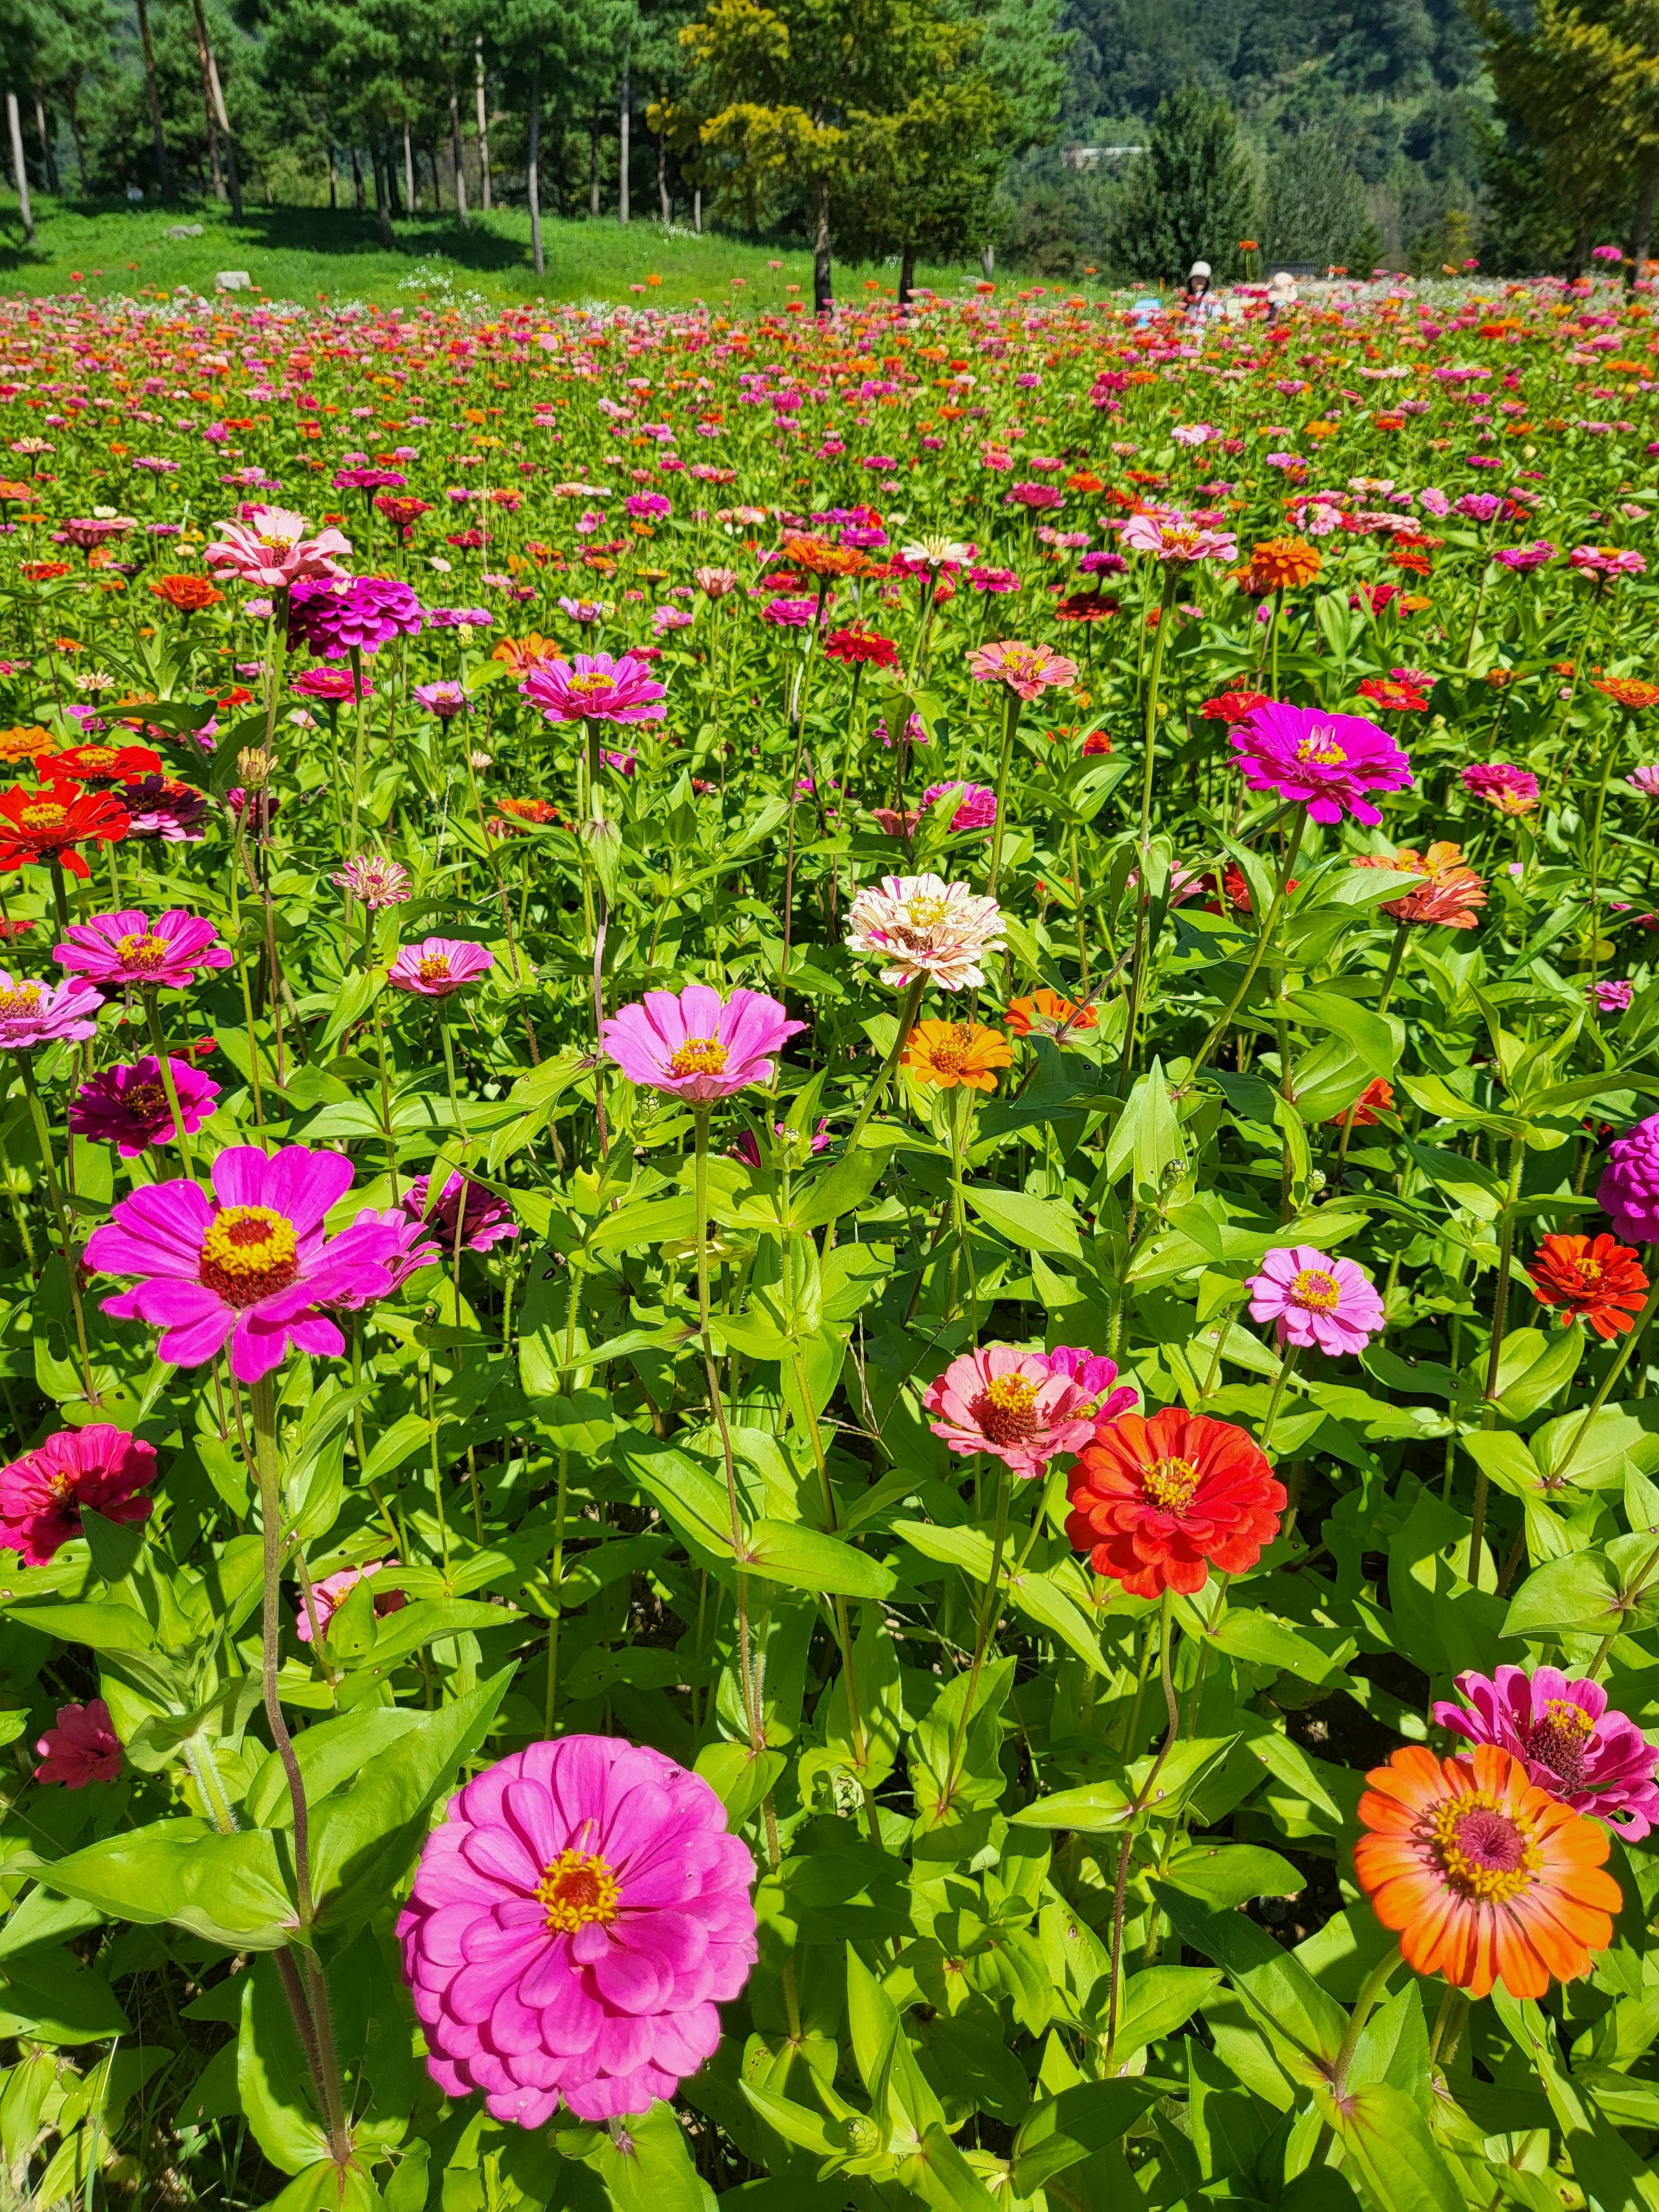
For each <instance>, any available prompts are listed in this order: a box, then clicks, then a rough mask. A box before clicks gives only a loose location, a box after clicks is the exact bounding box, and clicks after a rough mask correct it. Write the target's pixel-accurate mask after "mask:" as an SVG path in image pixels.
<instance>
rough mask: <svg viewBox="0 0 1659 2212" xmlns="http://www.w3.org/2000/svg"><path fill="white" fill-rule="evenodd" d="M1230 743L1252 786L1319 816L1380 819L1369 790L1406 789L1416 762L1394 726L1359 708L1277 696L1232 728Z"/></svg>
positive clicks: (1312, 816)
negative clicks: (1294, 703) (1333, 710)
mask: <svg viewBox="0 0 1659 2212" xmlns="http://www.w3.org/2000/svg"><path fill="white" fill-rule="evenodd" d="M1228 742H1229V744H1231V746H1232V749H1233V750H1234V751H1235V752H1236V753H1237V754H1238V755H1239V757H1240V759H1241V762H1242V764H1243V770H1244V781H1245V782H1246V784H1247V785H1248V786H1249V788H1250V789H1251V790H1252V791H1271V792H1273V793H1275V794H1276V795H1277V796H1278V797H1279V798H1280V799H1290V800H1291V801H1292V802H1299V803H1300V804H1301V805H1304V806H1305V807H1306V808H1307V810H1308V813H1309V817H1310V819H1311V820H1313V821H1315V822H1340V820H1341V819H1342V817H1343V816H1344V814H1351V815H1352V817H1353V818H1354V820H1355V821H1356V822H1363V823H1366V824H1367V825H1368V826H1369V825H1372V824H1375V823H1378V822H1380V821H1381V820H1382V819H1383V817H1382V816H1381V815H1380V814H1379V813H1378V812H1377V811H1376V807H1374V806H1373V805H1371V803H1370V799H1369V798H1368V797H1367V796H1366V794H1367V793H1370V792H1373V791H1399V790H1401V789H1403V788H1404V787H1405V786H1406V785H1407V784H1408V783H1410V782H1411V781H1412V772H1411V763H1410V762H1409V760H1407V757H1406V756H1405V754H1404V753H1403V752H1401V750H1400V748H1399V746H1398V745H1397V744H1395V741H1394V739H1393V738H1391V737H1390V736H1389V733H1388V732H1387V731H1386V730H1380V729H1378V727H1377V726H1376V723H1375V722H1368V721H1366V720H1364V718H1363V717H1362V716H1361V715H1358V714H1327V713H1326V712H1325V711H1324V709H1323V708H1315V707H1288V706H1285V705H1284V704H1283V703H1282V702H1279V701H1278V700H1269V701H1268V702H1267V705H1266V706H1265V707H1257V708H1254V709H1253V710H1252V712H1251V713H1250V714H1249V717H1248V719H1247V720H1245V722H1244V723H1243V726H1242V727H1241V728H1238V729H1235V730H1231V731H1230V732H1228Z"/></svg>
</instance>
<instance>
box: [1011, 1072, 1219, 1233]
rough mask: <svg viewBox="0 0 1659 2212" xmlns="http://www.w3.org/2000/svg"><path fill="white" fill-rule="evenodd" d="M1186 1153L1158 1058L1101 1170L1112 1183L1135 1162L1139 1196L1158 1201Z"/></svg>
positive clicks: (1121, 1118)
mask: <svg viewBox="0 0 1659 2212" xmlns="http://www.w3.org/2000/svg"><path fill="white" fill-rule="evenodd" d="M1184 1156H1185V1155H1184V1147H1183V1146H1182V1138H1181V1125H1180V1123H1179V1122H1178V1121H1176V1111H1175V1107H1174V1105H1173V1104H1172V1103H1171V1102H1170V1086H1169V1083H1168V1081H1167V1080H1166V1079H1165V1077H1164V1063H1163V1062H1162V1060H1154V1061H1153V1062H1152V1066H1151V1067H1150V1068H1149V1069H1148V1071H1147V1073H1146V1074H1145V1075H1143V1076H1140V1077H1139V1078H1138V1079H1137V1080H1136V1083H1135V1086H1134V1088H1133V1091H1131V1092H1130V1093H1129V1097H1128V1099H1127V1103H1126V1104H1125V1106H1124V1109H1123V1111H1122V1112H1121V1114H1120V1115H1118V1117H1117V1120H1116V1121H1115V1123H1114V1124H1113V1126H1112V1133H1111V1135H1110V1137H1109V1139H1108V1140H1107V1145H1106V1157H1105V1159H1104V1162H1103V1167H1102V1172H1103V1175H1104V1176H1105V1178H1106V1180H1107V1182H1109V1183H1114V1182H1116V1181H1117V1179H1118V1177H1119V1176H1121V1174H1122V1172H1123V1170H1124V1169H1125V1168H1127V1167H1128V1166H1129V1165H1130V1164H1131V1163H1132V1162H1133V1167H1134V1182H1133V1188H1134V1195H1135V1197H1136V1199H1137V1200H1140V1201H1141V1202H1143V1203H1148V1202H1151V1203H1156V1201H1157V1200H1158V1199H1159V1198H1161V1197H1162V1196H1163V1195H1164V1175H1165V1173H1166V1171H1167V1170H1169V1169H1170V1168H1171V1167H1172V1166H1174V1165H1175V1164H1176V1162H1178V1161H1179V1160H1181V1159H1182V1158H1184ZM1038 1249H1042V1248H1041V1247H1039V1248H1038Z"/></svg>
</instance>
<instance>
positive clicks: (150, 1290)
mask: <svg viewBox="0 0 1659 2212" xmlns="http://www.w3.org/2000/svg"><path fill="white" fill-rule="evenodd" d="M352 1173H353V1170H352V1165H351V1162H350V1161H349V1159H348V1158H346V1156H345V1155H344V1153H343V1152H311V1151H309V1150H307V1147H306V1146H303V1145H288V1146H284V1147H283V1150H282V1151H281V1152H277V1153H276V1154H274V1155H273V1156H271V1157H270V1158H267V1156H266V1155H265V1154H264V1152H259V1151H258V1150H257V1149H256V1148H255V1147H254V1146H252V1145H234V1146H230V1147H229V1148H228V1150H226V1151H225V1152H221V1153H220V1155H219V1157H218V1158H217V1159H216V1160H215V1162H214V1163H213V1192H212V1194H211V1196H210V1195H209V1194H208V1193H207V1192H206V1191H204V1189H203V1188H201V1186H200V1185H199V1184H197V1183H195V1182H185V1181H183V1180H179V1181H177V1182H160V1183H149V1184H147V1185H146V1186H145V1187H144V1188H143V1189H140V1190H136V1191H134V1193H133V1194H132V1195H131V1198H124V1199H121V1200H118V1202H117V1205H116V1206H115V1211H114V1216H113V1218H112V1219H111V1220H110V1221H108V1222H106V1224H105V1225H104V1226H103V1227H102V1228H101V1229H96V1230H94V1231H93V1233H92V1236H91V1237H90V1238H89V1239H88V1244H87V1265H88V1267H91V1268H93V1269H94V1270H95V1271H97V1272H99V1273H104V1274H109V1275H130V1276H133V1277H136V1278H137V1280H136V1281H135V1283H134V1285H133V1287H132V1288H131V1290H130V1291H122V1292H121V1293H120V1294H119V1295H118V1297H112V1298H106V1300H105V1301H104V1311H105V1312H106V1314H110V1315H112V1316H113V1317H114V1318H115V1319H116V1320H117V1321H143V1322H149V1324H150V1326H151V1327H152V1328H160V1329H161V1330H162V1331H163V1332H164V1334H163V1335H162V1337H161V1343H160V1344H159V1346H157V1350H158V1351H159V1352H160V1354H161V1358H163V1359H165V1360H167V1361H168V1362H169V1363H170V1364H172V1365H173V1366H175V1367H199V1366H200V1365H201V1364H202V1362H203V1361H204V1360H206V1359H211V1358H213V1356H214V1354H215V1353H216V1352H218V1351H220V1350H221V1349H222V1347H223V1346H224V1345H225V1344H226V1343H227V1342H228V1344H229V1346H230V1364H231V1370H232V1372H233V1373H234V1374H235V1375H236V1376H238V1378H239V1379H240V1381H242V1382H244V1383H257V1382H258V1380H259V1378H260V1376H264V1375H268V1374H269V1373H270V1370H271V1369H272V1368H273V1367H276V1366H278V1365H280V1364H281V1363H282V1360H283V1358H284V1356H285V1355H286V1353H287V1351H288V1348H289V1345H292V1346H294V1347H295V1350H296V1351H300V1352H310V1353H311V1354H313V1356H317V1357H321V1358H334V1357H337V1355H338V1354H339V1353H340V1352H343V1351H344V1349H345V1340H344V1338H343V1336H342V1335H341V1334H340V1332H339V1330H338V1329H337V1328H336V1326H335V1324H334V1323H333V1322H331V1320H329V1318H328V1317H327V1316H326V1315H325V1313H323V1312H322V1311H320V1310H319V1309H320V1308H321V1307H323V1306H325V1305H327V1304H357V1305H361V1304H365V1303H367V1302H368V1300H370V1299H373V1298H377V1297H385V1296H386V1292H387V1291H389V1290H390V1289H391V1288H392V1272H391V1263H392V1261H393V1259H394V1258H395V1257H396V1255H397V1254H398V1235H397V1232H396V1231H393V1230H392V1229H391V1228H389V1227H387V1226H386V1225H383V1224H382V1223H380V1221H378V1220H376V1219H374V1218H367V1219H360V1220H359V1221H357V1222H356V1224H355V1225H354V1226H353V1227H351V1228H349V1229H348V1230H346V1231H343V1234H341V1235H340V1236H338V1237H328V1236H326V1235H325V1232H324V1229H323V1220H324V1217H325V1215H326V1214H327V1212H328V1211H329V1209H330V1208H331V1206H335V1205H337V1203H338V1201H339V1200H341V1199H342V1198H343V1197H344V1195H345V1194H346V1192H347V1191H348V1190H349V1189H350V1188H351V1178H352Z"/></svg>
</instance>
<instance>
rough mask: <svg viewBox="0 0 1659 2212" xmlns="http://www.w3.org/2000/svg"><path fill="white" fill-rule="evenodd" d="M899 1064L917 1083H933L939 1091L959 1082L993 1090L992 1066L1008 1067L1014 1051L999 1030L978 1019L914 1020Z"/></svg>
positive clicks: (953, 1088) (994, 1083) (946, 1089)
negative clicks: (906, 1069) (966, 1020)
mask: <svg viewBox="0 0 1659 2212" xmlns="http://www.w3.org/2000/svg"><path fill="white" fill-rule="evenodd" d="M899 1064H900V1066H902V1067H908V1069H909V1071H910V1073H911V1074H912V1075H914V1076H915V1079H916V1081H917V1082H918V1083H935V1084H937V1085H939V1089H940V1090H941V1091H954V1090H955V1089H956V1087H957V1085H958V1084H959V1083H960V1084H965V1085H967V1086H968V1088H969V1090H971V1091H994V1090H995V1089H996V1087H997V1079H996V1077H995V1075H994V1073H992V1070H993V1069H994V1068H998V1067H1012V1066H1013V1064H1014V1055H1013V1053H1012V1050H1011V1049H1010V1047H1009V1043H1008V1040H1007V1038H1006V1036H1003V1034H1002V1032H1001V1030H989V1029H987V1028H986V1027H985V1025H984V1024H983V1023H981V1022H918V1023H917V1024H916V1025H915V1028H914V1029H913V1030H911V1032H910V1034H909V1036H908V1037H907V1038H906V1039H905V1041H904V1051H903V1054H902V1058H901V1060H900V1063H899Z"/></svg>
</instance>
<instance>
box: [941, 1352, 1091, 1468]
mask: <svg viewBox="0 0 1659 2212" xmlns="http://www.w3.org/2000/svg"><path fill="white" fill-rule="evenodd" d="M1090 1360H1091V1355H1090V1354H1088V1353H1086V1352H1067V1353H1065V1354H1063V1355H1061V1357H1060V1358H1058V1359H1051V1358H1050V1357H1049V1356H1048V1353H1046V1352H1020V1351H1017V1350H1016V1349H1015V1348H1014V1346H1012V1345H1007V1344H991V1345H982V1346H980V1348H979V1349H978V1350H977V1351H975V1352H962V1353H961V1354H959V1355H958V1357H957V1358H955V1359H953V1360H952V1361H951V1364H950V1365H949V1366H948V1367H947V1368H946V1369H945V1372H944V1373H943V1374H942V1375H940V1376H937V1377H936V1378H935V1379H934V1381H933V1382H932V1383H929V1384H928V1386H927V1389H926V1390H925V1391H924V1392H923V1394H922V1401H921V1402H922V1404H923V1405H924V1406H925V1407H927V1411H928V1412H929V1413H931V1414H933V1417H934V1418H933V1420H932V1421H931V1422H930V1424H929V1426H930V1427H931V1428H932V1430H933V1434H934V1435H935V1436H936V1437H943V1438H944V1440H945V1444H946V1446H947V1447H948V1449H950V1450H951V1451H953V1452H957V1453H958V1454H960V1455H963V1457H967V1456H969V1455H971V1454H973V1453H975V1452H987V1453H988V1454H989V1455H991V1457H992V1458H994V1459H1000V1461H1001V1462H1003V1464H1004V1466H1006V1468H1009V1469H1010V1471H1011V1472H1012V1474H1017V1475H1018V1476H1019V1477H1020V1478H1021V1480H1023V1481H1028V1482H1029V1481H1030V1480H1033V1479H1034V1478H1035V1477H1036V1476H1037V1475H1039V1474H1042V1473H1043V1472H1044V1470H1045V1469H1046V1468H1047V1467H1048V1462H1049V1461H1050V1460H1052V1459H1054V1458H1055V1457H1057V1456H1058V1455H1059V1454H1060V1453H1061V1452H1079V1451H1081V1450H1082V1449H1083V1447H1084V1445H1085V1444H1086V1443H1088V1442H1089V1441H1090V1439H1091V1437H1093V1435H1094V1432H1095V1427H1096V1424H1097V1420H1099V1419H1101V1418H1102V1416H1101V1414H1099V1413H1097V1412H1096V1410H1095V1407H1096V1401H1097V1399H1098V1398H1099V1397H1100V1395H1101V1393H1102V1390H1103V1389H1109V1386H1110V1384H1111V1383H1112V1382H1113V1381H1115V1378H1116V1375H1117V1370H1116V1368H1115V1366H1114V1365H1113V1364H1112V1362H1111V1361H1110V1360H1109V1359H1102V1360H1100V1361H1098V1362H1097V1368H1098V1370H1105V1371H1104V1373H1103V1374H1102V1373H1101V1372H1095V1373H1091V1371H1090V1365H1089V1363H1090ZM1074 1361H1075V1362H1077V1363H1079V1364H1081V1366H1082V1368H1083V1370H1084V1371H1083V1372H1082V1373H1081V1374H1079V1373H1077V1372H1076V1371H1074V1370H1073V1365H1072V1364H1071V1363H1072V1362H1074ZM1134 1395H1135V1394H1134V1392H1133V1390H1128V1389H1125V1390H1121V1391H1115V1392H1114V1393H1113V1394H1112V1397H1111V1399H1110V1400H1109V1411H1108V1412H1107V1413H1105V1415H1104V1418H1105V1419H1114V1418H1115V1416H1116V1415H1117V1414H1118V1413H1121V1412H1123V1411H1124V1409H1125V1407H1127V1406H1129V1405H1132V1404H1133V1402H1134Z"/></svg>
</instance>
